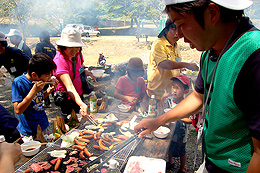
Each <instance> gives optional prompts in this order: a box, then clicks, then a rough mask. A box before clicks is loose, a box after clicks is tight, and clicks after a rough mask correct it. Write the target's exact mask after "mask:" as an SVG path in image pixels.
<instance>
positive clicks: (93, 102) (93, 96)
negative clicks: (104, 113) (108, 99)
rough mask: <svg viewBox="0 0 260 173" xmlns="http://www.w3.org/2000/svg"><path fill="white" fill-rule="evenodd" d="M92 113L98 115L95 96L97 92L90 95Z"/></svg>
mask: <svg viewBox="0 0 260 173" xmlns="http://www.w3.org/2000/svg"><path fill="white" fill-rule="evenodd" d="M89 99H90V100H89V101H90V113H97V96H96V94H95V91H92V92H91V95H90V98H89Z"/></svg>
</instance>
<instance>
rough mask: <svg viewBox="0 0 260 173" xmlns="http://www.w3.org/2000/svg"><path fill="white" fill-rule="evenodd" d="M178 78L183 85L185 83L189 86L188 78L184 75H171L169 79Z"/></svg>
mask: <svg viewBox="0 0 260 173" xmlns="http://www.w3.org/2000/svg"><path fill="white" fill-rule="evenodd" d="M174 79H178V80H179V81H180V82H181V83H183V84H184V85H187V86H188V87H189V88H190V79H189V78H188V77H187V76H185V75H179V76H176V77H172V78H171V80H174Z"/></svg>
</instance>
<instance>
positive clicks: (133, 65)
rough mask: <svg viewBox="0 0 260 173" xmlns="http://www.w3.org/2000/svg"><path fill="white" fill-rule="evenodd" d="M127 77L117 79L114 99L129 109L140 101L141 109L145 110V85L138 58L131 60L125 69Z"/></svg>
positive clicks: (142, 69) (141, 66) (140, 62)
mask: <svg viewBox="0 0 260 173" xmlns="http://www.w3.org/2000/svg"><path fill="white" fill-rule="evenodd" d="M126 71H127V75H125V76H122V77H120V78H119V79H118V81H117V84H116V86H115V88H116V89H115V93H114V97H115V98H117V99H119V100H121V103H122V104H126V105H130V106H131V109H133V107H134V106H135V105H136V104H137V103H138V102H139V101H141V100H142V103H141V105H140V106H141V109H142V111H145V109H146V105H145V104H147V102H146V99H147V98H148V96H147V94H146V90H147V88H146V85H145V81H144V78H143V77H141V76H143V74H144V67H143V61H142V60H141V59H140V58H131V59H130V60H129V62H128V64H127V67H126Z"/></svg>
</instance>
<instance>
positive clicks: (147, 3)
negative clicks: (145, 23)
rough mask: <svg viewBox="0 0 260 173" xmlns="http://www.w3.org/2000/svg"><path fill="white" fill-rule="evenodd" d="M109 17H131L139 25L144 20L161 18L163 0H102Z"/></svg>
mask: <svg viewBox="0 0 260 173" xmlns="http://www.w3.org/2000/svg"><path fill="white" fill-rule="evenodd" d="M102 4H103V6H102V7H103V9H104V11H105V12H106V14H107V15H106V16H107V17H113V18H120V17H121V18H124V19H125V20H126V19H131V22H132V23H131V26H133V22H135V23H136V25H137V27H138V28H139V27H140V24H141V22H142V20H144V19H147V20H153V21H154V22H155V21H156V20H159V16H160V14H161V12H162V10H163V7H164V4H163V2H162V1H161V0H102Z"/></svg>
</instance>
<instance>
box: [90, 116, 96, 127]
mask: <svg viewBox="0 0 260 173" xmlns="http://www.w3.org/2000/svg"><path fill="white" fill-rule="evenodd" d="M88 120H89V121H90V122H91V123H92V124H93V125H95V126H98V123H97V122H96V121H95V120H94V119H93V118H92V116H88Z"/></svg>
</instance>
